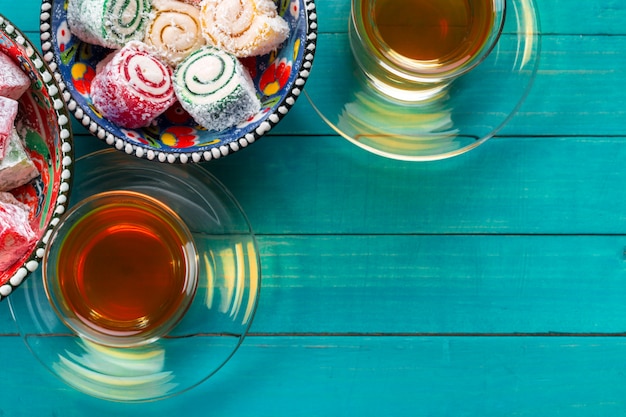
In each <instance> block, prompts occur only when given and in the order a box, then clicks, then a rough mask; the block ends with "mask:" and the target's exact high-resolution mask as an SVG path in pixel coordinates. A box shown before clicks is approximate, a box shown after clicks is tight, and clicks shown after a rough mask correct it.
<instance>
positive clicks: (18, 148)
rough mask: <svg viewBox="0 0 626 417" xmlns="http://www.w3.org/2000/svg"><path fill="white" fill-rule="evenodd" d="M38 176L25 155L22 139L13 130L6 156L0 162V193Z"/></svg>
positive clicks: (34, 167)
mask: <svg viewBox="0 0 626 417" xmlns="http://www.w3.org/2000/svg"><path fill="white" fill-rule="evenodd" d="M38 175H39V171H38V170H37V167H36V166H35V164H34V163H33V161H32V160H31V159H30V157H29V156H28V154H27V153H26V150H25V149H24V145H22V139H20V137H19V135H18V134H17V132H16V130H15V128H13V129H12V130H11V136H10V138H9V146H8V148H7V152H6V155H5V156H4V158H2V160H0V191H8V190H12V189H13V188H17V187H19V186H20V185H24V184H26V183H27V182H29V181H30V180H32V179H33V178H35V177H37V176H38Z"/></svg>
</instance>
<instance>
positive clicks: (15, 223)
mask: <svg viewBox="0 0 626 417" xmlns="http://www.w3.org/2000/svg"><path fill="white" fill-rule="evenodd" d="M29 212H30V209H29V207H28V206H27V205H26V204H22V203H20V202H19V201H18V200H17V199H16V198H15V197H14V196H13V195H12V194H10V193H6V192H0V272H1V271H6V270H7V269H8V268H9V267H10V266H11V265H13V264H14V263H15V262H17V261H18V260H19V259H20V258H22V257H23V256H24V255H25V254H26V253H28V251H29V250H30V249H31V248H32V245H34V244H35V243H36V242H37V235H36V234H35V232H34V231H33V229H32V228H31V226H30V222H29V218H28V217H29Z"/></svg>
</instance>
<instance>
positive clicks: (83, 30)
mask: <svg viewBox="0 0 626 417" xmlns="http://www.w3.org/2000/svg"><path fill="white" fill-rule="evenodd" d="M149 13H150V1H149V0H120V1H117V0H70V1H69V4H68V6H67V23H68V25H69V27H70V30H71V31H72V33H73V34H74V35H75V36H76V37H78V38H79V39H81V40H83V41H85V42H87V43H92V44H95V45H101V46H104V47H106V48H111V49H120V48H122V47H123V46H124V45H126V44H127V43H128V42H130V41H133V40H136V41H141V40H143V37H144V34H145V31H146V23H147V20H148V16H149Z"/></svg>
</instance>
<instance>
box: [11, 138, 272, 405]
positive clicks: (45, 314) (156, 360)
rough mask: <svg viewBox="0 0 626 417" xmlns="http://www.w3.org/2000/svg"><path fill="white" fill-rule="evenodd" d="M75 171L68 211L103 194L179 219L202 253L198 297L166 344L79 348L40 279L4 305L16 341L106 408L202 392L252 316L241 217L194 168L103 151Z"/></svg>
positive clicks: (253, 273) (251, 250)
mask: <svg viewBox="0 0 626 417" xmlns="http://www.w3.org/2000/svg"><path fill="white" fill-rule="evenodd" d="M74 168H75V174H76V175H75V178H76V181H75V183H74V187H73V193H72V198H71V199H70V204H69V205H70V207H71V206H73V205H74V204H76V203H77V202H78V201H81V200H82V199H84V198H85V197H88V196H90V195H93V194H97V193H100V192H104V191H111V190H130V191H136V192H140V193H144V194H148V195H150V196H152V197H154V198H157V199H159V200H161V201H162V202H163V203H165V204H167V205H168V206H169V207H170V208H171V209H173V210H175V211H176V212H177V213H178V215H179V216H180V217H181V218H182V219H183V220H184V221H185V223H186V224H187V226H188V228H189V229H190V230H191V233H192V235H193V237H194V241H195V244H196V246H197V249H198V257H199V266H200V269H199V276H198V287H197V290H196V293H195V296H194V298H193V301H192V303H191V306H190V307H189V309H188V310H187V312H186V314H185V315H184V317H183V318H182V320H181V321H180V322H179V323H178V325H177V326H176V327H175V328H174V329H173V330H171V331H170V332H169V333H168V334H167V335H165V336H164V337H161V338H159V339H158V340H156V341H155V342H153V343H150V344H147V345H142V346H140V347H130V348H128V347H115V348H114V347H106V346H102V345H98V344H95V343H93V342H90V341H88V340H84V339H82V338H81V337H79V336H78V335H76V334H75V333H73V332H72V330H70V329H69V328H68V327H66V326H65V325H64V324H63V322H62V321H61V320H60V319H59V317H58V316H57V314H56V313H55V311H54V310H53V308H52V307H51V305H50V303H49V301H48V299H47V298H46V294H45V291H44V286H43V283H42V277H41V273H40V272H37V273H35V274H34V275H33V277H32V278H31V279H29V280H28V281H26V282H25V283H24V284H23V287H22V288H21V289H20V291H16V292H15V293H14V294H13V295H12V297H10V301H9V304H10V308H11V312H12V314H13V316H14V318H15V320H16V322H17V325H18V327H19V331H20V334H21V336H22V338H23V339H24V341H25V343H26V345H27V346H28V348H29V349H30V350H31V352H32V353H33V354H34V356H35V357H36V358H37V359H38V360H39V361H40V362H41V363H42V364H43V365H44V366H45V367H46V368H48V369H49V370H50V371H51V372H52V373H53V374H54V375H56V376H57V377H59V378H60V379H61V380H63V381H64V382H65V383H67V384H69V385H70V386H72V387H74V388H75V389H77V390H79V391H82V392H84V393H87V394H89V395H92V396H95V397H99V398H103V399H106V400H112V401H123V402H140V401H148V400H156V399H161V398H166V397H170V396H172V395H175V394H178V393H180V392H183V391H186V390H188V389H190V388H192V387H194V386H196V385H198V384H199V383H201V382H202V381H204V380H206V379H207V378H209V377H210V376H211V375H212V374H214V373H215V372H217V371H218V370H219V369H220V368H221V367H222V366H223V365H224V364H225V363H226V362H227V361H228V360H229V359H230V357H231V356H232V355H233V354H234V353H235V351H236V350H237V348H238V347H239V345H240V344H241V343H242V341H243V339H244V337H245V335H246V333H247V331H248V329H249V327H250V324H251V322H252V319H253V316H254V314H255V311H256V306H257V302H258V297H259V290H260V279H261V277H260V275H261V268H260V260H259V255H258V248H257V244H256V240H255V238H254V235H253V232H252V229H251V227H250V224H249V222H248V220H247V218H246V216H245V214H244V213H243V211H242V209H241V207H240V206H239V204H238V203H237V202H236V201H235V199H234V198H233V196H232V195H231V194H230V193H229V192H228V191H227V190H226V189H225V188H224V187H223V186H222V185H221V184H220V183H219V182H218V181H217V180H216V179H215V178H214V177H213V176H212V175H211V174H210V173H209V172H207V171H206V170H205V169H204V168H202V167H201V166H200V165H197V164H192V165H172V164H155V163H154V162H150V161H146V160H143V159H139V158H130V157H128V156H127V155H124V154H122V153H120V152H117V151H115V150H114V149H108V150H105V151H100V152H95V153H93V154H90V155H87V156H85V157H82V158H80V159H78V160H77V161H76V165H75V167H74ZM146 290H147V291H149V288H147V289H146Z"/></svg>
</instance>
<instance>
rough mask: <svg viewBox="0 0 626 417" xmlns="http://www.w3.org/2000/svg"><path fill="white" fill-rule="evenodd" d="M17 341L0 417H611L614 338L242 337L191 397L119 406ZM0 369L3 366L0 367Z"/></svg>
mask: <svg viewBox="0 0 626 417" xmlns="http://www.w3.org/2000/svg"><path fill="white" fill-rule="evenodd" d="M20 343H22V342H21V340H19V339H18V338H16V337H5V338H2V345H3V346H5V347H10V348H13V351H14V352H15V353H13V354H12V355H11V358H10V360H8V361H7V360H5V361H4V363H3V372H7V371H8V372H10V375H11V377H10V378H5V377H3V378H0V401H1V403H0V412H2V413H3V414H4V415H7V416H32V415H37V416H59V415H63V416H66V417H73V416H84V415H86V414H87V413H88V415H91V416H96V417H99V416H107V415H116V416H119V417H124V416H136V415H137V414H142V415H187V416H207V415H211V416H215V417H218V416H230V417H235V416H250V415H254V416H311V415H328V416H334V415H342V416H343V415H359V416H380V415H424V416H455V417H458V416H481V417H483V416H484V417H490V416H494V417H495V416H498V417H499V416H503V415H515V416H529V417H531V416H532V417H543V416H546V417H554V416H567V417H579V416H598V415H602V416H613V415H615V416H617V415H623V414H624V412H625V411H626V400H625V398H626V386H625V385H624V384H623V375H624V372H625V371H626V369H625V368H624V365H623V361H622V358H623V352H624V349H626V342H625V341H624V339H623V338H570V337H540V338H536V337H518V338H511V337H478V338H476V337H279V338H276V337H274V338H272V337H249V338H248V339H246V341H244V344H243V345H242V347H241V348H240V350H239V351H238V352H237V353H236V354H235V356H234V357H233V358H232V359H231V361H230V362H229V363H228V364H227V365H226V366H225V367H224V368H223V369H222V370H221V371H220V372H218V373H217V374H216V375H215V376H214V377H213V378H212V379H210V380H208V381H206V382H205V383H203V384H202V385H200V386H199V387H198V388H196V389H195V390H192V391H189V392H187V393H185V394H183V395H181V396H179V397H174V398H172V399H169V400H164V401H159V402H155V403H146V404H119V403H111V402H105V401H100V400H95V399H92V398H91V397H88V396H86V395H84V394H81V393H78V392H76V391H74V390H72V389H70V388H67V387H65V386H64V384H62V383H60V382H59V381H57V380H56V379H55V378H54V377H52V376H51V375H49V374H48V373H47V372H45V371H44V370H43V369H42V368H41V366H40V365H39V364H38V363H37V362H36V361H35V360H34V359H33V358H32V357H31V356H29V353H28V352H27V351H26V350H25V349H18V347H19V344H20ZM5 358H6V357H5Z"/></svg>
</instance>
